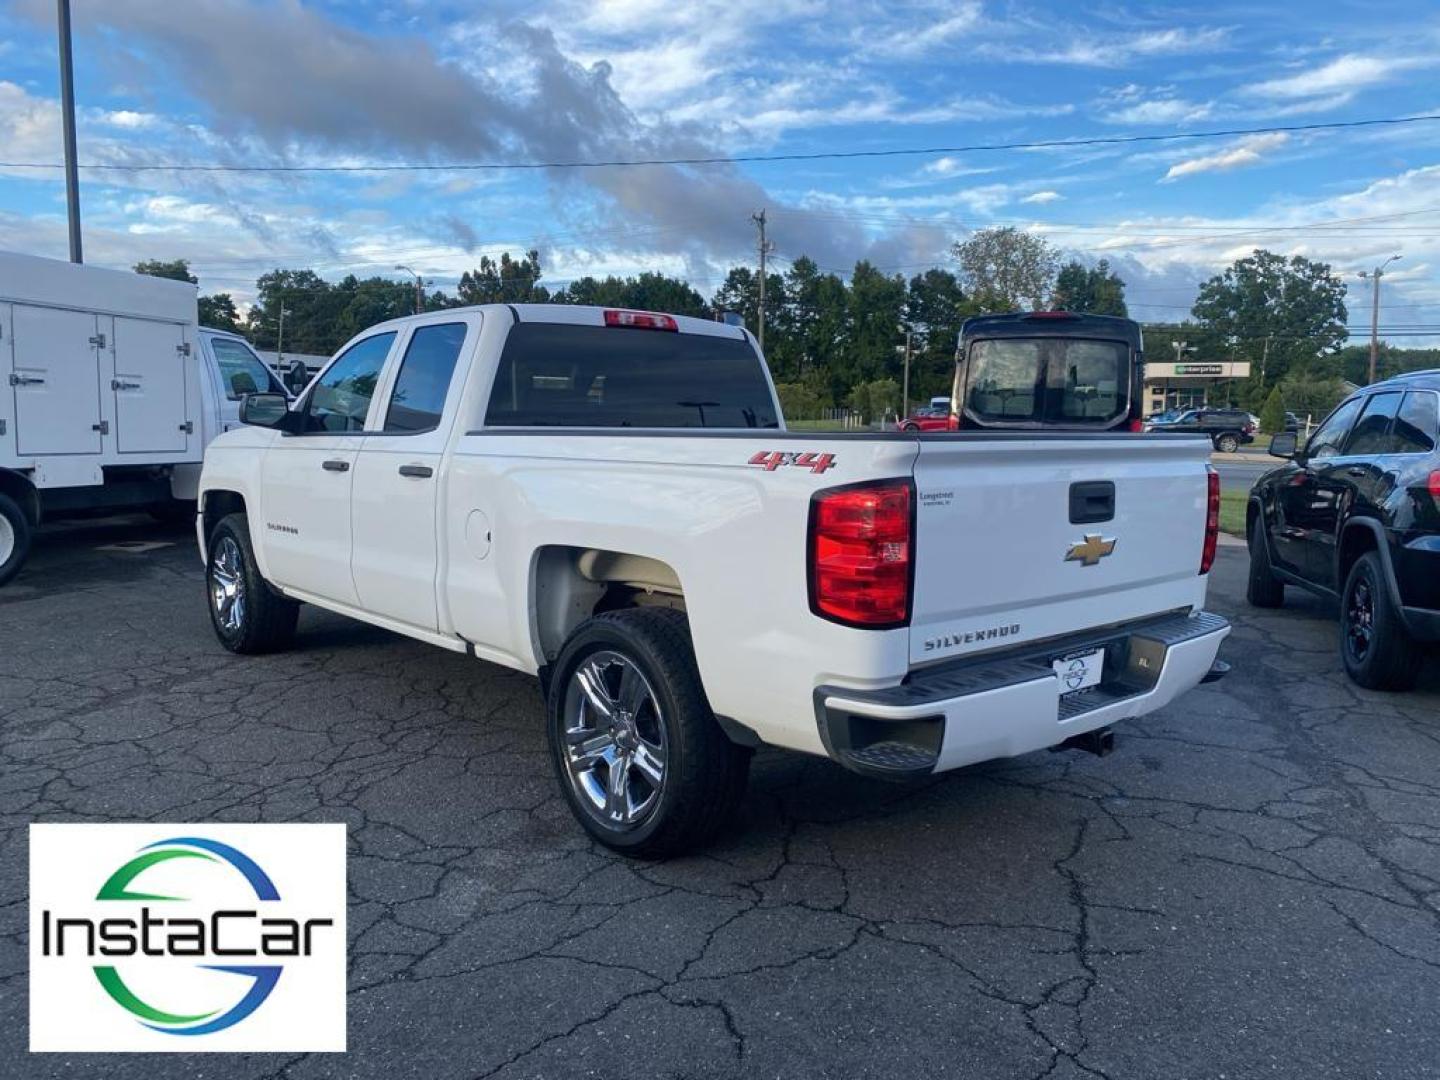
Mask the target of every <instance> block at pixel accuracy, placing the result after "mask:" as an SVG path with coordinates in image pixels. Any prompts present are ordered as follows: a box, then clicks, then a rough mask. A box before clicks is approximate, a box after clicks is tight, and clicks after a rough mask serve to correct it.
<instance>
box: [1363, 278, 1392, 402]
mask: <svg viewBox="0 0 1440 1080" xmlns="http://www.w3.org/2000/svg"><path fill="white" fill-rule="evenodd" d="M1398 258H1400V256H1399V255H1391V256H1390V258H1388V259H1386V260H1385V261H1384V262H1383V263H1381V264H1380V265H1379V266H1377V267H1375V270H1374V272H1373V273H1372V274H1367V273H1366V272H1365V271H1364V270H1361V271H1360V276H1361V277H1362V278H1363V277H1368V278H1370V379H1369V381H1370V382H1372V383H1373V382H1374V381H1375V375H1376V368H1378V367H1379V362H1380V279H1381V278H1382V277H1384V276H1385V267H1387V266H1389V265H1390V264H1391V263H1392V262H1394V261H1395V260H1396V259H1398Z"/></svg>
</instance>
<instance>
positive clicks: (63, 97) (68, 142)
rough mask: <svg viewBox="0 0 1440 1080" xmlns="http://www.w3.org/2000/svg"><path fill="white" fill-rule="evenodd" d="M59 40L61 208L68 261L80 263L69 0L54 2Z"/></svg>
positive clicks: (78, 201)
mask: <svg viewBox="0 0 1440 1080" xmlns="http://www.w3.org/2000/svg"><path fill="white" fill-rule="evenodd" d="M55 15H56V22H57V24H58V26H57V30H58V33H59V38H60V113H61V119H62V120H63V123H64V137H65V209H66V212H67V214H68V216H69V218H70V261H71V262H73V263H78V262H84V261H85V260H84V258H83V257H82V256H81V253H80V170H79V167H78V166H77V165H76V164H75V71H74V64H73V63H72V62H71V58H70V0H56V3H55Z"/></svg>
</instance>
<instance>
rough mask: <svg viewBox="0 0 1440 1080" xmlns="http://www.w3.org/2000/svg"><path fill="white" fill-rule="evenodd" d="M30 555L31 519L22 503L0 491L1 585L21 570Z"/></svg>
mask: <svg viewBox="0 0 1440 1080" xmlns="http://www.w3.org/2000/svg"><path fill="white" fill-rule="evenodd" d="M29 557H30V519H29V518H27V517H26V516H25V511H24V510H22V509H21V508H20V504H19V503H17V502H16V501H15V500H14V499H12V498H10V496H9V495H6V494H3V493H0V585H4V584H5V583H6V582H7V581H9V580H10V579H11V578H13V577H14V576H15V575H16V574H18V573H19V572H20V568H21V567H22V566H24V565H25V560H26V559H28V558H29Z"/></svg>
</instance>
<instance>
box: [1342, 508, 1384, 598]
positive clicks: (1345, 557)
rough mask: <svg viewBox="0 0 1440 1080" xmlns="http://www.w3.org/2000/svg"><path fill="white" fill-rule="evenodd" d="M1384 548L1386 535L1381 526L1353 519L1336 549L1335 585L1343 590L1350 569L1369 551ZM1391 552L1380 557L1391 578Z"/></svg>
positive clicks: (1360, 519)
mask: <svg viewBox="0 0 1440 1080" xmlns="http://www.w3.org/2000/svg"><path fill="white" fill-rule="evenodd" d="M1383 546H1384V535H1383V533H1382V532H1381V530H1380V526H1379V525H1378V524H1376V523H1375V522H1372V521H1370V520H1368V519H1366V518H1352V519H1350V520H1349V521H1348V522H1346V523H1345V526H1344V528H1343V529H1342V530H1341V532H1340V543H1339V544H1337V545H1336V547H1335V559H1336V563H1335V583H1336V586H1337V588H1343V587H1344V585H1345V581H1346V579H1347V578H1348V577H1349V576H1350V568H1351V567H1352V566H1354V565H1355V562H1356V560H1357V559H1359V558H1360V556H1361V555H1364V554H1365V553H1366V552H1367V551H1376V550H1378V549H1380V548H1381V547H1383ZM1389 554H1390V553H1389V552H1388V551H1387V552H1385V553H1383V554H1382V555H1381V556H1380V563H1381V566H1383V567H1384V569H1385V573H1386V576H1387V577H1390V576H1391V575H1390V558H1389ZM1392 581H1393V578H1392Z"/></svg>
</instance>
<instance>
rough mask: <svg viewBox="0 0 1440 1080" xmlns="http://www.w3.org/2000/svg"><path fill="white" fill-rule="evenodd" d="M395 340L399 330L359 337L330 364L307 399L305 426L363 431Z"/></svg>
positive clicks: (337, 430)
mask: <svg viewBox="0 0 1440 1080" xmlns="http://www.w3.org/2000/svg"><path fill="white" fill-rule="evenodd" d="M394 343H395V334H394V332H393V331H392V332H390V333H388V334H376V335H374V336H373V337H368V338H365V339H364V340H363V341H357V342H356V343H355V344H354V345H351V346H350V348H348V349H346V350H345V352H343V353H341V354H340V357H339V358H338V359H337V360H336V361H335V362H334V363H333V364H331V365H330V367H329V368H328V369H327V370H326V371H325V374H323V375H321V376H320V378H319V379H318V380H317V381H316V383H315V388H314V389H313V390H311V391H310V396H309V397H308V398H307V399H306V401H305V408H304V411H305V430H306V431H310V432H320V431H328V432H332V433H339V432H346V431H363V430H364V429H365V416H366V414H367V413H368V412H369V411H370V399H371V398H373V397H374V396H375V386H376V384H377V383H378V382H379V381H380V369H381V368H383V367H384V366H385V357H386V356H388V355H389V354H390V346H391V345H393V344H394Z"/></svg>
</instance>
